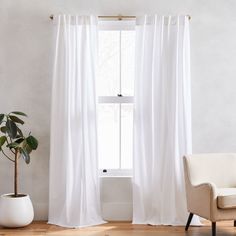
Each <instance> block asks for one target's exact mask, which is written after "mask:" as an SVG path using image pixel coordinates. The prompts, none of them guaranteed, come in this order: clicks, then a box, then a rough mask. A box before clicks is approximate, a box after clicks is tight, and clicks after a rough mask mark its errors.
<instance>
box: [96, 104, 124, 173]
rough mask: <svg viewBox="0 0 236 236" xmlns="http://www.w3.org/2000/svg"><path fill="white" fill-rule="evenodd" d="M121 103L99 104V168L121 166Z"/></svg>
mask: <svg viewBox="0 0 236 236" xmlns="http://www.w3.org/2000/svg"><path fill="white" fill-rule="evenodd" d="M119 117H120V115H119V104H99V105H98V154H99V169H118V168H119V149H120V148H119V137H120V135H119V132H120V131H119V123H120V122H119Z"/></svg>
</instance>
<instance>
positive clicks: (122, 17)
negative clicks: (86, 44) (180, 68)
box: [49, 15, 191, 20]
mask: <svg viewBox="0 0 236 236" xmlns="http://www.w3.org/2000/svg"><path fill="white" fill-rule="evenodd" d="M186 16H187V17H188V19H189V20H191V16H190V15H186ZM49 18H50V19H51V20H53V18H54V16H53V15H50V17H49ZM98 18H103V19H118V20H122V19H136V16H122V15H118V16H98Z"/></svg>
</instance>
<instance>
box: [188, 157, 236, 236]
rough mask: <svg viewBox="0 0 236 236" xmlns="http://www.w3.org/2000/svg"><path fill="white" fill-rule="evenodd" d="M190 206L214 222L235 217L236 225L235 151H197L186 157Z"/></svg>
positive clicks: (213, 225)
mask: <svg viewBox="0 0 236 236" xmlns="http://www.w3.org/2000/svg"><path fill="white" fill-rule="evenodd" d="M184 173H185V184H186V194H187V206H188V211H189V212H190V214H189V218H188V221H187V224H186V227H185V230H186V231H187V230H188V227H189V225H190V223H191V220H192V217H193V215H194V214H196V215H199V216H201V217H203V218H206V219H208V220H210V221H211V222H212V235H213V236H215V235H216V222H217V221H222V220H234V226H236V221H235V220H236V154H198V155H189V156H185V157H184Z"/></svg>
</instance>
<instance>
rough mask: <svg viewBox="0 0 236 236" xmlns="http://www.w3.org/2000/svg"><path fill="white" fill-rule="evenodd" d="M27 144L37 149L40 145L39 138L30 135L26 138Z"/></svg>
mask: <svg viewBox="0 0 236 236" xmlns="http://www.w3.org/2000/svg"><path fill="white" fill-rule="evenodd" d="M26 142H27V144H28V145H29V146H30V147H31V148H32V149H33V150H36V149H37V147H38V140H37V139H36V138H35V137H33V136H32V135H30V136H29V137H27V138H26Z"/></svg>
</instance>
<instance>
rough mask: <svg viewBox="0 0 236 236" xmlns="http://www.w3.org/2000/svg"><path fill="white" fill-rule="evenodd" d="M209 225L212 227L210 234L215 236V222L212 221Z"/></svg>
mask: <svg viewBox="0 0 236 236" xmlns="http://www.w3.org/2000/svg"><path fill="white" fill-rule="evenodd" d="M211 227H212V236H216V222H212V223H211Z"/></svg>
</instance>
